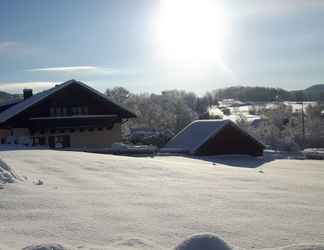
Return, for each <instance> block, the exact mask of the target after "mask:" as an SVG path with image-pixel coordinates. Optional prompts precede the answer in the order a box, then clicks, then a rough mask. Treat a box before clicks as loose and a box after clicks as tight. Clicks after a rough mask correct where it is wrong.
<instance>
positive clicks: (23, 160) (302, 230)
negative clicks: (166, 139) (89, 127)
mask: <svg viewBox="0 0 324 250" xmlns="http://www.w3.org/2000/svg"><path fill="white" fill-rule="evenodd" d="M0 158H1V159H2V160H3V162H5V163H6V164H7V165H8V166H10V167H11V168H12V169H14V170H15V172H16V173H17V174H18V175H19V176H26V178H27V179H26V180H25V181H17V182H15V183H12V184H6V185H5V187H4V189H1V190H0V197H1V201H0V235H1V239H0V249H1V250H9V249H11V250H16V249H22V248H24V247H26V246H31V245H34V246H35V245H39V244H49V243H57V244H61V245H62V246H63V247H65V248H66V249H69V250H76V249H83V250H90V249H92V250H117V249H122V250H131V249H133V250H140V249H141V250H156V249H160V250H161V249H164V250H166V249H169V250H171V249H174V247H175V246H179V244H180V243H181V242H183V240H184V239H188V237H189V236H190V235H193V234H199V233H202V232H211V233H213V234H217V235H218V236H220V237H221V238H222V239H224V241H225V242H226V243H227V244H228V245H229V246H232V247H233V249H236V248H235V247H239V248H240V249H241V248H243V249H252V248H253V249H263V248H274V249H285V250H301V249H305V250H306V249H311V250H323V249H324V248H323V246H320V245H316V243H321V242H322V240H323V238H324V230H323V229H324V217H323V214H324V196H323V195H322V194H323V191H324V182H323V178H324V169H323V162H322V161H315V160H292V159H291V160H288V159H280V160H275V159H273V158H271V157H268V156H266V157H265V158H258V159H255V158H253V157H245V158H243V157H242V158H240V157H239V156H237V157H236V159H235V160H232V158H231V157H227V158H226V157H208V158H205V157H201V158H199V159H197V158H185V157H179V156H157V157H125V156H114V155H104V154H91V153H84V152H71V151H55V150H45V149H44V150H36V149H35V150H34V149H33V150H27V149H25V150H23V149H21V150H6V151H5V150H4V151H0ZM260 169H262V171H263V173H260V172H259V171H260ZM37 180H42V181H43V182H44V184H43V185H34V184H33V182H35V181H37ZM306 243H310V244H312V245H313V246H310V245H306ZM288 245H290V247H289V248H283V247H284V246H288ZM291 245H294V246H291ZM185 250H188V249H185ZM190 250H191V249H190Z"/></svg>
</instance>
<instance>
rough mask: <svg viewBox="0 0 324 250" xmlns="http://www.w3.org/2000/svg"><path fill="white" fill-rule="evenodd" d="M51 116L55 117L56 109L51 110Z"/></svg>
mask: <svg viewBox="0 0 324 250" xmlns="http://www.w3.org/2000/svg"><path fill="white" fill-rule="evenodd" d="M50 116H55V109H54V108H50Z"/></svg>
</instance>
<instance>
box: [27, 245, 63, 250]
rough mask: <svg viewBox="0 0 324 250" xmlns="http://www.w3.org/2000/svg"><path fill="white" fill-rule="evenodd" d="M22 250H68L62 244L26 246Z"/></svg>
mask: <svg viewBox="0 0 324 250" xmlns="http://www.w3.org/2000/svg"><path fill="white" fill-rule="evenodd" d="M22 250H67V249H66V248H64V247H63V246H62V245H60V244H42V245H32V246H28V247H24V248H23V249H22Z"/></svg>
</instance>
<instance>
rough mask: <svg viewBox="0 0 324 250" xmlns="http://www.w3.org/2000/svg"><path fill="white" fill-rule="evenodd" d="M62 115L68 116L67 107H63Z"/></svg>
mask: <svg viewBox="0 0 324 250" xmlns="http://www.w3.org/2000/svg"><path fill="white" fill-rule="evenodd" d="M62 115H63V116H67V108H66V107H63V108H62Z"/></svg>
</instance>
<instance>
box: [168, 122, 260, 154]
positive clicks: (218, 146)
mask: <svg viewBox="0 0 324 250" xmlns="http://www.w3.org/2000/svg"><path fill="white" fill-rule="evenodd" d="M264 148H265V146H264V145H263V144H262V143H261V142H259V141H258V140H256V139H255V138H254V137H252V136H251V135H250V134H248V133H247V132H245V131H244V130H242V129H240V128H239V127H238V126H237V125H236V124H235V123H234V122H232V121H230V120H197V121H194V122H192V123H190V124H189V125H188V126H187V127H185V128H184V129H183V130H181V131H180V132H179V133H178V134H177V135H175V136H174V137H173V138H172V139H171V140H170V141H169V142H168V143H167V144H166V145H165V147H164V148H163V150H162V151H163V152H182V153H188V154H191V155H219V154H248V155H253V156H260V155H262V154H263V150H264Z"/></svg>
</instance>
